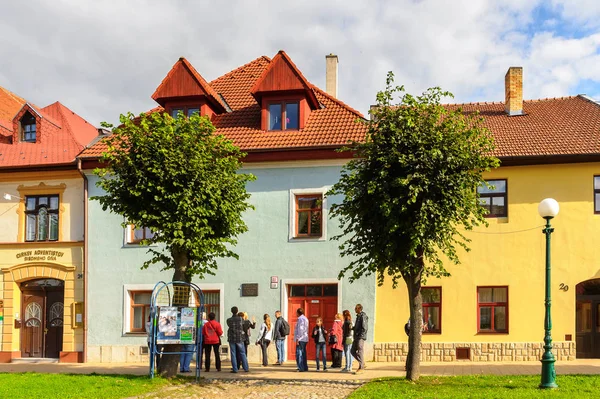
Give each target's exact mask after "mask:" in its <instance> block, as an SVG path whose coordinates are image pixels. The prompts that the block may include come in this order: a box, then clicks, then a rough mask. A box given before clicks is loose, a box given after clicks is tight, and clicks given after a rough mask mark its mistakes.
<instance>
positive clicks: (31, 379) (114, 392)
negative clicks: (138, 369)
mask: <svg viewBox="0 0 600 399" xmlns="http://www.w3.org/2000/svg"><path fill="white" fill-rule="evenodd" d="M187 381H188V379H185V380H184V379H173V380H166V379H163V378H154V379H152V380H151V379H149V378H148V376H139V375H105V374H90V375H85V374H40V373H0V398H7V399H8V398H10V399H21V398H23V399H30V398H44V399H46V398H48V399H51V398H61V399H63V398H64V399H70V398H86V399H96V398H98V399H100V398H102V399H112V398H126V397H130V396H135V395H140V394H144V393H147V392H151V391H155V390H158V389H159V388H161V387H163V386H165V385H168V384H180V383H182V382H187Z"/></svg>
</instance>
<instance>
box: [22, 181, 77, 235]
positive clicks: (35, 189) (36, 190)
mask: <svg viewBox="0 0 600 399" xmlns="http://www.w3.org/2000/svg"><path fill="white" fill-rule="evenodd" d="M66 188H67V185H66V184H65V183H61V184H57V185H46V184H45V183H43V182H42V183H40V184H38V185H37V186H24V185H20V186H18V187H17V192H18V193H19V197H21V199H20V200H19V208H18V209H17V214H18V215H19V225H18V229H17V242H38V243H39V242H43V241H25V223H27V220H26V216H25V198H26V197H27V196H37V195H58V240H56V241H50V242H54V243H56V242H61V241H63V221H64V220H65V216H64V213H65V206H64V202H63V194H64V193H65V189H66Z"/></svg>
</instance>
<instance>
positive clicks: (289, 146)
mask: <svg viewBox="0 0 600 399" xmlns="http://www.w3.org/2000/svg"><path fill="white" fill-rule="evenodd" d="M280 54H281V53H279V54H278V56H279V55H280ZM283 56H285V57H287V55H285V53H283V55H282V57H283ZM276 57H277V56H276ZM274 60H275V59H274ZM272 62H273V61H272V60H270V59H269V58H268V57H260V58H257V59H256V60H254V61H252V62H250V63H248V64H246V65H243V66H241V67H239V68H237V69H235V70H233V71H231V72H229V73H227V74H225V75H223V76H221V77H220V78H218V79H215V80H213V81H212V82H210V86H211V87H212V88H213V89H214V90H215V92H216V93H219V94H221V95H222V96H223V98H225V100H226V102H227V104H228V105H229V106H230V107H231V110H232V112H229V113H222V114H220V115H216V116H215V117H214V118H213V123H214V125H215V126H216V127H217V132H218V133H221V134H224V135H225V136H226V137H228V138H229V139H231V140H233V141H234V143H235V144H236V145H238V146H239V147H240V148H241V149H242V150H244V151H274V150H293V149H307V148H308V149H318V148H328V147H329V148H330V147H340V146H343V145H344V144H347V143H348V142H349V141H351V140H357V141H358V140H362V139H364V135H365V126H364V125H363V124H361V123H358V122H357V120H358V119H360V118H362V115H361V114H360V113H359V112H358V111H356V110H354V109H352V108H350V107H349V106H347V105H346V104H344V103H342V102H341V101H339V100H337V99H335V98H333V97H331V96H329V95H328V94H326V93H325V92H323V91H322V90H320V89H319V88H317V87H316V86H314V85H312V84H310V83H308V82H306V84H307V85H309V87H310V89H311V90H312V92H313V93H314V94H315V96H316V98H317V99H318V101H319V103H320V104H321V107H319V108H317V109H315V110H313V111H311V113H310V115H309V118H308V120H307V121H306V124H305V127H304V129H302V130H298V131H292V130H284V131H265V130H261V129H260V127H261V123H260V118H261V115H260V106H259V104H258V103H257V101H256V99H255V98H254V97H253V95H252V90H253V88H255V87H256V85H257V80H258V79H259V78H260V77H261V76H263V75H264V74H265V73H266V71H267V70H268V68H269V67H270V65H271V64H272ZM290 62H291V60H290ZM291 65H293V64H291ZM293 68H295V66H294V67H293ZM298 72H299V71H298ZM448 107H450V108H457V107H462V109H463V110H464V111H465V112H474V111H479V112H480V114H481V116H482V117H483V118H484V121H485V122H484V123H485V126H487V127H488V128H489V129H490V131H491V132H492V134H493V136H494V139H495V141H496V150H495V151H494V155H496V156H498V157H500V158H504V159H507V158H514V157H516V158H518V157H530V156H534V157H535V156H547V155H579V154H581V155H586V154H588V155H591V154H597V155H600V105H598V104H597V103H594V102H593V101H590V100H588V99H587V98H585V97H582V96H576V97H566V98H558V99H545V100H533V101H524V103H523V109H524V112H525V115H521V116H508V115H507V114H506V113H505V111H504V103H502V102H497V103H476V104H451V105H448ZM159 109H160V108H159ZM105 150H106V146H105V144H104V143H103V142H102V141H100V142H98V143H96V144H95V145H93V146H92V147H91V148H89V149H86V150H85V151H84V152H83V153H82V155H81V156H82V157H83V158H96V157H99V156H100V155H101V154H102V152H103V151H105Z"/></svg>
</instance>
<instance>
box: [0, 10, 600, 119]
mask: <svg viewBox="0 0 600 399" xmlns="http://www.w3.org/2000/svg"><path fill="white" fill-rule="evenodd" d="M554 3H555V4H554V6H555V7H556V8H557V9H559V8H560V9H561V10H562V11H561V14H560V15H561V16H562V17H564V18H570V21H578V22H579V23H587V22H585V21H587V20H585V19H581V18H583V16H584V15H586V10H588V11H589V14H588V15H593V13H594V12H596V11H595V10H596V8H597V6H596V2H590V3H589V4H587V5H586V4H584V2H581V4H580V7H582V8H583V10H582V11H577V14H574V13H573V12H571V10H570V8H566V7H563V8H561V5H560V4H558V3H560V2H559V1H558V0H556V1H555V2H554ZM539 4H541V2H540V1H539V0H536V1H528V2H523V1H519V0H509V1H507V0H505V1H471V0H456V1H452V2H448V1H420V2H415V1H408V0H398V1H372V2H359V1H341V0H337V1H327V2H322V1H317V0H306V1H301V2H281V1H274V0H269V1H266V0H265V1H259V0H247V1H241V0H238V1H233V0H232V1H228V2H210V1H194V2H189V1H183V0H180V1H172V2H166V1H157V0H155V1H150V0H148V1H142V0H128V1H117V0H112V1H103V2H79V1H75V0H70V1H69V0H61V1H51V0H37V1H36V0H30V1H28V2H11V3H8V4H7V5H4V6H3V13H2V15H1V16H0V57H1V59H2V60H3V67H2V68H1V70H0V85H1V86H4V87H6V88H8V89H10V90H12V91H14V92H16V93H17V94H19V95H21V96H23V97H26V98H27V99H29V100H30V101H33V102H34V103H36V104H38V105H40V106H44V105H47V104H50V103H52V102H54V101H56V100H60V101H61V102H63V103H64V104H65V105H67V106H69V107H71V108H72V109H73V110H74V111H75V112H77V113H79V114H81V115H82V116H84V117H85V118H87V119H89V120H90V121H91V122H92V123H95V124H98V123H99V122H100V121H101V120H109V121H113V122H114V121H116V120H117V117H118V114H119V113H122V112H126V111H133V112H136V113H138V112H142V111H144V110H146V109H149V108H151V107H152V106H154V102H153V101H152V100H151V99H150V95H151V94H152V93H153V92H154V89H155V88H156V87H157V86H158V85H159V83H160V82H161V80H162V78H163V77H164V76H165V74H166V73H167V72H168V70H169V69H170V68H171V66H172V65H173V64H174V63H175V61H176V60H177V59H178V57H180V56H185V57H187V58H188V60H189V61H190V62H191V63H192V64H193V65H194V66H195V67H196V69H197V70H198V71H199V72H200V73H201V74H202V75H203V76H204V77H205V78H206V79H207V80H211V79H214V78H216V77H218V76H220V75H222V74H224V73H226V72H228V71H230V70H231V69H233V68H236V67H238V66H240V65H242V64H244V63H246V62H248V61H250V60H252V59H254V58H256V57H259V56H261V55H267V56H270V57H272V56H273V55H275V54H276V52H277V51H278V50H280V49H284V50H286V52H287V53H288V54H289V55H290V56H291V57H292V59H293V60H294V62H295V63H296V65H297V66H298V67H299V68H300V69H301V70H302V72H303V73H304V74H305V76H306V77H307V78H308V79H309V80H310V81H311V82H313V83H315V84H317V85H318V86H321V87H323V86H324V82H325V76H324V74H325V60H324V56H325V55H326V54H329V53H336V54H338V56H339V58H340V68H339V74H340V75H339V87H340V88H339V95H340V98H341V99H342V100H343V101H345V102H347V103H348V104H349V105H351V106H353V107H355V108H357V109H359V110H360V111H362V112H366V111H367V110H368V108H369V104H371V103H373V102H374V99H375V94H376V92H377V90H380V89H382V88H383V86H384V83H385V75H386V73H387V71H388V70H393V71H394V72H395V74H396V83H398V84H404V85H406V87H407V89H408V90H409V91H412V92H420V91H422V90H424V89H426V88H427V87H431V86H441V87H442V88H444V89H446V90H450V91H452V92H454V93H455V95H456V100H457V101H474V100H488V101H491V100H502V99H503V97H504V89H503V84H504V74H505V72H506V70H507V68H508V67H509V66H514V65H522V66H524V68H525V71H524V73H525V83H524V84H525V96H526V98H534V97H537V96H541V95H544V96H545V95H552V96H558V95H569V94H575V93H574V92H572V90H574V89H575V88H576V87H577V84H578V83H579V82H580V80H581V79H588V80H592V81H595V82H597V85H598V87H600V76H599V75H600V72H598V68H597V65H599V64H598V57H599V54H600V51H599V46H600V44H599V40H600V39H599V38H598V35H592V34H590V35H588V36H583V37H580V38H570V37H567V38H565V37H562V36H564V32H562V31H560V30H557V29H563V28H564V26H565V23H566V22H565V21H564V20H563V21H561V22H560V23H556V22H552V23H546V24H544V23H543V21H541V22H540V21H534V20H533V19H534V15H535V12H534V9H535V7H536V6H538V5H539ZM585 7H587V8H585ZM597 15H598V14H597ZM588 19H591V18H588ZM582 21H583V22H582ZM567 22H569V21H567ZM532 29H534V30H535V29H539V30H540V31H539V32H537V33H536V34H534V35H533V36H531V33H530V31H531V30H532ZM541 29H543V31H542V30H541ZM561 35H562V36H561ZM596 92H600V90H596Z"/></svg>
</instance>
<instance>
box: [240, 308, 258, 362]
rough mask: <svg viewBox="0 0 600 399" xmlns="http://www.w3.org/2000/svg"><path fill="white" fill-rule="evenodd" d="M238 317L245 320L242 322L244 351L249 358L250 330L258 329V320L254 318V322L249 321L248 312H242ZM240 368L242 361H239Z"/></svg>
mask: <svg viewBox="0 0 600 399" xmlns="http://www.w3.org/2000/svg"><path fill="white" fill-rule="evenodd" d="M238 316H240V317H241V318H242V320H243V322H242V329H243V330H244V349H245V351H246V357H247V356H248V345H250V336H251V335H250V329H253V330H254V329H255V328H256V318H255V317H254V316H252V321H250V320H248V313H247V312H240V313H238ZM238 363H239V365H238V368H240V367H241V363H240V360H239V359H238Z"/></svg>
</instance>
